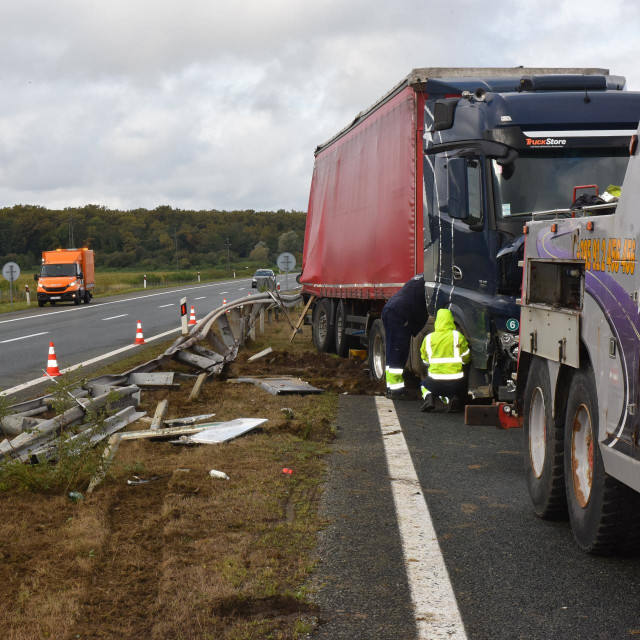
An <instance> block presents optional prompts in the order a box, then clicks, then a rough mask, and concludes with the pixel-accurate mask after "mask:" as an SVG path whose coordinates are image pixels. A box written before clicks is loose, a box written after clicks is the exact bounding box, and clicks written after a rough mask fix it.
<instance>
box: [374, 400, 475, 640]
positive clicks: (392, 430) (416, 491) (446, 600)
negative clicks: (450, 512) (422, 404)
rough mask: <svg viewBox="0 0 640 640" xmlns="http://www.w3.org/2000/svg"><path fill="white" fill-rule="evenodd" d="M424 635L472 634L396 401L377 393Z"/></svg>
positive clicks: (460, 639) (462, 637)
mask: <svg viewBox="0 0 640 640" xmlns="http://www.w3.org/2000/svg"><path fill="white" fill-rule="evenodd" d="M376 408H377V411H378V418H379V421H380V430H381V431H382V442H383V443H384V450H385V455H386V458H387V466H388V469H389V477H390V479H391V491H392V493H393V501H394V504H395V507H396V517H397V519H398V529H399V530H400V537H401V539H402V552H403V555H404V564H405V568H406V571H407V578H408V580H409V589H410V591H411V600H412V603H413V613H414V617H415V622H416V628H417V630H418V638H419V640H427V639H429V640H438V639H440V638H443V639H444V638H446V639H447V640H454V639H455V640H466V638H467V634H466V632H465V630H464V624H463V623H462V617H461V616H460V610H459V609H458V603H457V601H456V596H455V594H454V592H453V587H452V586H451V580H450V579H449V573H448V572H447V567H446V565H445V562H444V558H443V557H442V552H441V551H440V545H439V544H438V537H437V535H436V532H435V529H434V527H433V522H432V520H431V514H430V513H429V508H428V507H427V503H426V501H425V499H424V495H423V493H422V488H421V486H420V482H419V481H418V476H417V474H416V470H415V467H414V466H413V461H412V459H411V454H410V453H409V448H408V447H407V442H406V440H405V438H404V434H403V433H402V427H401V425H400V422H399V420H398V416H397V414H396V410H395V408H394V406H393V402H392V401H391V400H389V399H388V398H383V397H381V396H378V397H376Z"/></svg>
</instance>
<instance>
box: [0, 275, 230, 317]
mask: <svg viewBox="0 0 640 640" xmlns="http://www.w3.org/2000/svg"><path fill="white" fill-rule="evenodd" d="M238 282H242V280H235V281H233V280H232V281H231V282H214V283H212V284H202V285H198V286H197V287H187V288H185V289H172V290H171V291H161V292H159V293H149V294H147V295H144V296H136V297H135V298H124V299H123V300H112V301H111V302H99V303H97V304H95V305H92V304H90V305H82V306H78V307H76V306H73V307H72V308H70V309H60V311H49V312H48V313H46V314H44V313H37V314H35V315H32V316H21V317H20V318H12V319H11V320H0V324H6V323H7V322H22V321H23V320H33V319H34V318H42V317H45V316H47V317H48V316H54V315H57V314H58V313H72V312H73V311H83V312H85V311H91V309H99V308H100V307H105V306H106V305H108V304H123V303H125V302H131V301H133V300H143V299H145V298H154V297H156V296H167V295H170V294H172V293H182V292H183V291H193V290H195V289H206V288H207V287H220V286H226V285H228V284H237V283H238ZM222 293H227V291H223V292H222Z"/></svg>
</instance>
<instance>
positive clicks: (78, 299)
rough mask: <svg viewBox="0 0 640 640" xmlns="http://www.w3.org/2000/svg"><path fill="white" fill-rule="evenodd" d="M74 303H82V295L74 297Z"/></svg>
mask: <svg viewBox="0 0 640 640" xmlns="http://www.w3.org/2000/svg"><path fill="white" fill-rule="evenodd" d="M73 304H80V296H76V297H75V298H74V299H73Z"/></svg>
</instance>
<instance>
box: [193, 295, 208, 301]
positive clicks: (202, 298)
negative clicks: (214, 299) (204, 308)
mask: <svg viewBox="0 0 640 640" xmlns="http://www.w3.org/2000/svg"><path fill="white" fill-rule="evenodd" d="M206 297H207V296H200V297H199V298H194V300H204V299H205V298H206Z"/></svg>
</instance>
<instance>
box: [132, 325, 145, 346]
mask: <svg viewBox="0 0 640 640" xmlns="http://www.w3.org/2000/svg"><path fill="white" fill-rule="evenodd" d="M133 344H144V336H143V335H142V323H141V322H140V320H138V326H137V327H136V339H135V341H134V343H133Z"/></svg>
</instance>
